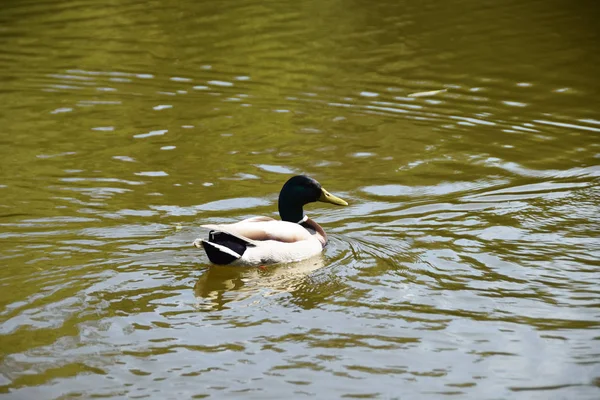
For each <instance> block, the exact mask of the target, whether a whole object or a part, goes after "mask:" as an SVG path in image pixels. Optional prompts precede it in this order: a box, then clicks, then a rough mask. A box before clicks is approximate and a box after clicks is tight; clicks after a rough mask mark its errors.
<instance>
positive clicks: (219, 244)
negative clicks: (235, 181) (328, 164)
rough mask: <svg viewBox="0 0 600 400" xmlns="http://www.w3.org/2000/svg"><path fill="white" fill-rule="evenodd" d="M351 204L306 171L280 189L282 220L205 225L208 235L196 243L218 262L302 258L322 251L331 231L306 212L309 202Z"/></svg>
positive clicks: (244, 263)
mask: <svg viewBox="0 0 600 400" xmlns="http://www.w3.org/2000/svg"><path fill="white" fill-rule="evenodd" d="M316 201H322V202H324V203H331V204H336V205H339V206H347V205H348V203H346V202H345V201H344V200H342V199H340V198H339V197H336V196H334V195H332V194H331V193H329V192H328V191H327V190H325V189H323V187H321V184H320V183H319V182H317V181H316V180H314V179H313V178H310V177H308V176H305V175H297V176H294V177H292V178H290V179H289V180H288V181H287V182H286V183H285V184H284V185H283V187H282V188H281V192H280V193H279V200H278V208H279V216H280V217H281V221H277V220H275V219H273V218H271V217H253V218H248V219H245V220H243V221H240V222H236V223H233V224H218V225H213V224H211V225H202V227H203V228H208V229H210V232H209V234H208V239H196V240H195V241H194V246H196V247H198V248H200V247H202V248H204V251H205V252H206V255H207V256H208V259H209V260H210V261H211V262H212V263H214V264H220V265H225V264H229V265H240V266H257V265H264V264H273V263H280V262H293V261H300V260H304V259H306V258H309V257H311V256H314V255H316V254H319V253H320V252H321V251H322V250H323V248H324V247H325V245H326V244H327V235H326V234H325V231H324V230H323V228H321V226H320V225H319V224H317V223H316V222H315V221H313V220H312V219H310V218H308V216H306V215H304V210H303V207H304V205H306V204H308V203H313V202H316Z"/></svg>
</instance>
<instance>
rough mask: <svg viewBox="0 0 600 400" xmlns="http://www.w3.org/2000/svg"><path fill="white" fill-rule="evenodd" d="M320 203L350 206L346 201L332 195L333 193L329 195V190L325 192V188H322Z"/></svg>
mask: <svg viewBox="0 0 600 400" xmlns="http://www.w3.org/2000/svg"><path fill="white" fill-rule="evenodd" d="M319 201H322V202H323V203H331V204H337V205H338V206H347V205H348V203H346V202H345V201H344V200H342V199H340V198H339V197H336V196H334V195H332V194H331V193H329V192H328V191H327V190H325V189H323V188H321V197H319Z"/></svg>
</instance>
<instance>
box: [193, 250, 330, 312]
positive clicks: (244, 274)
mask: <svg viewBox="0 0 600 400" xmlns="http://www.w3.org/2000/svg"><path fill="white" fill-rule="evenodd" d="M324 266H325V260H324V259H323V256H322V255H320V254H319V255H317V256H315V257H312V258H310V259H308V260H303V261H300V262H296V263H291V264H276V265H270V266H266V267H261V268H252V267H227V266H210V267H209V268H208V269H207V270H206V271H205V272H204V273H203V274H202V276H200V278H199V279H198V281H197V282H196V285H195V286H194V293H195V295H196V297H197V298H198V300H199V301H198V307H199V308H200V309H203V310H221V309H224V308H227V304H228V303H230V302H232V301H242V300H244V299H247V298H249V297H250V296H253V295H255V294H257V293H259V292H260V293H261V295H262V296H272V295H274V294H278V293H284V292H288V293H291V292H294V291H295V290H296V289H298V288H299V287H300V286H302V284H303V283H305V281H306V280H307V279H310V277H311V275H312V273H313V272H315V271H317V270H318V269H320V268H323V267H324Z"/></svg>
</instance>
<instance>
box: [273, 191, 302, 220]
mask: <svg viewBox="0 0 600 400" xmlns="http://www.w3.org/2000/svg"><path fill="white" fill-rule="evenodd" d="M278 206H279V216H280V217H281V220H282V221H288V222H296V223H297V222H300V221H302V219H303V218H304V211H303V210H302V207H303V206H304V204H302V203H300V202H298V200H297V199H293V198H289V197H288V196H285V195H283V194H282V195H280V196H279V205H278Z"/></svg>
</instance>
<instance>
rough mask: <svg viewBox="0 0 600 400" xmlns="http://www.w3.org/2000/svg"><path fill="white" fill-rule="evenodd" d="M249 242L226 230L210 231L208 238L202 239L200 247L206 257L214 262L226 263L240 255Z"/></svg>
mask: <svg viewBox="0 0 600 400" xmlns="http://www.w3.org/2000/svg"><path fill="white" fill-rule="evenodd" d="M249 246H252V243H251V242H247V241H245V240H244V239H243V238H241V237H238V236H235V235H232V234H230V233H227V232H220V231H210V233H209V234H208V240H202V247H203V248H204V251H205V252H206V255H207V256H208V259H209V260H210V261H211V262H212V263H214V264H220V265H226V264H231V263H232V262H234V261H235V260H237V259H239V258H241V257H242V255H243V254H244V252H245V251H246V249H247V248H248V247H249Z"/></svg>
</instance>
